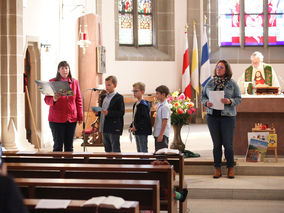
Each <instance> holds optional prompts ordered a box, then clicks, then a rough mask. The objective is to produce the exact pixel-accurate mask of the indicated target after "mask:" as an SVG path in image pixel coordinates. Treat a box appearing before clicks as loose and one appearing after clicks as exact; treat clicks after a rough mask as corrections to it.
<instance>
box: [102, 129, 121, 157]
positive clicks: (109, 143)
mask: <svg viewBox="0 0 284 213" xmlns="http://www.w3.org/2000/svg"><path fill="white" fill-rule="evenodd" d="M102 135H103V143H104V147H105V152H121V151H120V135H118V134H111V133H102Z"/></svg>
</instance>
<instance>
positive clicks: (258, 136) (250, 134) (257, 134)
mask: <svg viewBox="0 0 284 213" xmlns="http://www.w3.org/2000/svg"><path fill="white" fill-rule="evenodd" d="M268 137H269V132H248V144H249V142H250V139H252V138H253V139H258V140H263V141H268Z"/></svg>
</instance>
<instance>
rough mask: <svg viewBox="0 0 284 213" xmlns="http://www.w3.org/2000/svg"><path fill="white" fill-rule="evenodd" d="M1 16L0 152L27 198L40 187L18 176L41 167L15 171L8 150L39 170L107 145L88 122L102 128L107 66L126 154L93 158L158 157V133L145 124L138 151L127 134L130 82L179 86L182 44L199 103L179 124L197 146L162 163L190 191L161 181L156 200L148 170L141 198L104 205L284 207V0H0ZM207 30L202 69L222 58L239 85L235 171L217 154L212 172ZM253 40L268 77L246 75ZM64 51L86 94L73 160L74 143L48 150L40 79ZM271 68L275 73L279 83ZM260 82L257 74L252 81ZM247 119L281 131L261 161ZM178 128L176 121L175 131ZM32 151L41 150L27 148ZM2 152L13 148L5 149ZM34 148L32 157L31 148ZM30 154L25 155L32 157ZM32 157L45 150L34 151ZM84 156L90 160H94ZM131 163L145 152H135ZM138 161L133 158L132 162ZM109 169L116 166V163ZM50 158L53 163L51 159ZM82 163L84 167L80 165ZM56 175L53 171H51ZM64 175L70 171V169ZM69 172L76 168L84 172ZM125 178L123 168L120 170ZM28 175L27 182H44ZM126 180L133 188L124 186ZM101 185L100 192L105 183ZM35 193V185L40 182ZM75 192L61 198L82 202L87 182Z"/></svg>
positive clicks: (195, 211) (151, 87)
mask: <svg viewBox="0 0 284 213" xmlns="http://www.w3.org/2000/svg"><path fill="white" fill-rule="evenodd" d="M141 5H142V6H141ZM256 5H257V6H256ZM0 23H1V24H0V27H1V28H0V49H1V52H0V67H1V70H0V76H1V79H0V82H1V83H0V85H1V86H0V108H1V110H0V117H1V122H0V144H1V146H2V152H3V162H5V163H7V164H8V166H7V167H8V168H7V169H8V174H9V167H11V171H12V172H14V173H13V174H15V176H16V175H19V176H18V177H23V178H16V179H17V181H18V182H17V181H16V183H17V184H18V185H19V186H20V188H21V191H22V193H23V197H24V198H25V199H26V198H36V199H37V196H36V195H35V193H34V194H32V192H31V189H29V187H30V188H31V187H34V186H33V185H32V184H31V185H29V183H28V182H27V183H26V182H25V183H24V180H23V182H20V181H21V180H19V179H28V178H24V177H29V178H34V179H36V177H37V175H38V174H36V171H32V170H33V169H34V168H31V167H30V168H28V169H26V170H28V172H26V173H30V175H31V176H29V175H23V176H20V174H22V173H21V172H22V171H17V169H18V168H14V170H13V168H12V167H13V165H12V164H13V162H14V161H13V159H14V160H15V162H21V161H16V160H17V155H16V154H13V153H17V152H18V151H20V152H22V154H23V156H25V157H26V160H27V161H26V163H28V162H30V163H36V161H37V160H38V161H39V162H38V163H41V164H42V168H43V170H44V166H47V165H45V164H48V163H50V164H56V163H58V162H57V161H56V159H57V158H59V159H61V160H62V163H66V164H68V163H70V165H71V164H72V163H74V162H75V163H78V165H79V163H81V161H80V160H82V159H83V160H82V162H84V159H85V161H86V158H87V159H91V157H90V156H89V157H88V156H87V157H86V156H84V153H85V154H86V155H88V154H89V155H90V153H91V152H95V153H96V154H98V153H104V148H103V144H102V139H101V136H100V135H99V134H97V133H95V132H94V130H95V129H96V128H97V126H95V125H96V122H95V121H97V120H96V119H97V117H96V115H95V114H94V113H93V112H92V109H91V106H99V100H100V98H101V90H104V88H105V79H106V78H107V77H108V76H116V77H117V80H118V83H117V87H116V91H117V92H118V93H120V94H121V95H123V96H124V102H125V115H124V130H123V134H122V136H121V139H120V140H121V149H122V153H123V154H122V155H121V156H120V155H113V156H110V157H109V156H107V155H104V154H98V155H96V158H97V157H98V158H103V159H104V158H105V159H104V160H106V161H108V160H109V162H112V163H113V162H114V160H119V159H120V158H123V159H124V158H125V159H128V158H132V157H133V156H135V158H141V159H143V161H145V162H147V163H148V164H149V162H150V161H149V159H150V158H151V159H152V158H154V157H153V156H152V152H154V151H155V147H154V143H155V142H154V138H153V137H151V136H149V141H148V142H149V143H148V144H149V153H148V155H147V154H145V155H144V157H143V156H142V155H138V153H136V143H135V142H130V138H129V133H128V127H129V125H130V123H131V122H132V119H133V118H132V105H133V104H134V103H135V102H136V99H135V98H134V97H133V91H132V89H133V88H132V85H133V84H134V83H135V82H143V83H145V85H146V90H145V99H147V100H148V101H149V102H151V104H154V102H155V101H156V100H155V93H156V91H155V89H156V88H157V87H158V86H160V85H166V86H167V87H168V88H169V90H170V93H173V92H175V91H182V90H183V88H184V85H183V81H184V78H185V76H184V75H183V68H184V63H185V62H184V61H185V60H184V55H185V50H187V51H188V55H187V56H188V58H187V60H188V63H189V64H188V65H189V75H190V82H191V101H192V103H194V107H195V108H196V114H193V115H192V116H191V120H190V123H189V125H186V126H183V128H182V130H181V133H180V134H181V138H182V139H183V140H184V142H185V149H190V150H191V151H193V152H196V153H199V154H200V157H196V158H183V157H182V166H181V165H179V166H176V165H174V166H173V167H171V166H170V165H163V166H164V167H166V166H167V169H168V172H169V171H170V175H171V176H174V175H173V174H172V173H175V172H174V170H175V171H176V172H177V173H178V175H176V178H175V180H174V178H169V180H168V179H167V180H166V178H165V179H163V181H169V182H170V184H172V185H174V183H175V182H177V181H178V182H179V184H180V185H178V186H177V188H179V189H182V188H184V187H185V188H187V189H188V196H187V199H186V201H185V202H184V203H182V202H176V201H175V200H174V198H173V196H172V195H169V198H168V200H167V199H164V197H163V196H164V195H163V194H162V193H161V202H160V192H157V193H158V195H156V196H154V195H153V194H151V195H150V196H152V197H151V198H153V199H146V198H145V197H147V196H149V193H150V192H151V193H154V192H153V191H154V189H152V190H148V188H151V187H152V188H154V187H153V186H152V185H151V184H154V181H149V180H152V179H150V178H149V177H148V176H147V177H146V175H145V180H148V182H147V181H145V182H144V186H143V184H141V183H140V185H141V186H140V185H139V183H138V181H137V183H136V184H137V185H136V186H137V188H139V187H140V189H139V190H138V191H137V193H136V194H138V193H141V196H140V197H141V200H139V202H133V203H131V205H132V206H131V207H128V208H127V207H123V208H122V209H120V210H117V209H116V210H115V211H114V210H108V209H107V208H106V209H104V208H102V212H145V213H146V212H184V213H186V212H192V213H199V212H200V213H214V212H228V211H229V212H231V213H234V212H241V211H242V212H251V211H257V212H263V213H264V212H279V213H280V212H283V209H284V204H283V203H284V202H283V200H284V172H283V171H284V142H283V138H284V131H283V122H284V107H283V106H284V92H283V91H284V0H211V1H210V0H200V1H196V0H176V1H174V0H104V1H103V0H56V1H55V0H52V1H51V0H1V1H0ZM204 35H206V36H207V41H206V42H205V44H206V47H207V48H208V59H207V63H208V64H207V65H208V66H207V68H206V69H207V70H208V77H210V76H211V77H212V76H213V75H214V70H215V69H216V64H217V63H218V61H219V60H226V61H228V62H229V64H230V66H231V68H232V74H233V75H232V79H233V80H234V81H235V82H237V83H238V84H239V87H240V88H241V90H242V91H241V92H242V102H241V104H240V105H238V106H237V107H236V110H237V116H236V126H235V132H234V141H233V144H234V152H235V164H236V165H235V175H236V177H235V178H234V179H233V180H231V179H228V178H225V176H226V175H225V174H226V168H225V164H224V162H223V164H222V173H223V176H222V177H221V178H219V179H217V180H216V179H213V178H212V174H213V172H214V171H213V170H214V167H213V154H212V147H213V143H212V139H211V137H210V133H209V130H208V127H207V122H206V112H205V111H206V110H205V107H204V106H203V105H202V103H201V93H202V89H203V88H204V87H203V85H202V83H203V82H201V78H202V77H201V76H202V74H201V72H202V70H203V68H202V66H203V65H204V64H203V56H204V55H203V54H204V53H203V51H204V41H205V40H204V38H205V37H204ZM194 41H196V42H194ZM255 52H259V53H261V64H262V62H263V64H265V65H266V64H267V65H269V66H270V67H272V68H270V69H271V71H272V75H273V76H272V77H271V76H269V74H267V73H266V70H265V69H263V68H262V75H263V76H262V79H261V80H258V79H257V78H255V80H253V79H250V80H247V79H245V78H247V75H246V74H245V73H247V72H248V71H247V70H248V67H253V65H252V54H253V53H255ZM61 61H67V62H68V63H69V65H70V72H71V73H72V77H73V78H75V79H77V80H78V82H79V84H80V89H81V94H82V99H83V123H82V124H78V125H77V129H76V132H75V138H74V153H75V152H77V157H78V158H80V160H79V159H77V160H78V162H77V161H75V160H74V162H72V161H68V158H74V159H75V158H76V156H75V154H73V155H72V154H71V157H70V155H66V156H65V155H63V156H60V155H58V156H56V155H54V154H46V153H51V151H52V146H53V143H54V142H53V137H52V132H51V130H50V126H49V122H48V113H49V106H48V105H47V104H46V103H45V101H44V95H43V94H41V91H40V89H39V88H38V86H37V84H36V83H35V81H36V80H41V81H49V79H52V78H55V76H56V73H57V66H58V64H59V62H61ZM253 69H254V68H253ZM251 72H252V73H253V75H255V76H256V74H254V73H255V72H257V71H255V70H253V71H251ZM259 72H260V71H259ZM196 73H197V75H196ZM251 75H252V74H251ZM195 76H197V80H196V78H195ZM264 77H265V78H266V79H265V80H264V79H263V78H264ZM199 78H200V79H199ZM271 79H272V80H271ZM275 79H277V84H274V80H275ZM241 80H242V81H241ZM269 81H271V82H272V83H269ZM275 81H276V80H275ZM258 82H260V84H263V85H264V86H257V85H256V84H258ZM194 85H197V88H195V86H194ZM250 89H251V90H250ZM182 92H183V91H182ZM250 92H251V93H250ZM86 130H87V131H88V132H87V131H86ZM84 131H86V132H85V133H86V135H85V133H84ZM254 131H255V132H265V131H266V132H269V134H274V135H277V139H276V143H277V144H276V146H272V148H271V147H270V150H267V154H266V157H262V159H259V160H257V161H260V162H247V161H246V155H247V154H248V147H249V144H248V134H247V133H248V132H254ZM175 134H176V132H175V130H174V129H173V128H172V127H171V130H170V137H169V141H170V142H171V141H172V140H173V138H174V135H175ZM267 137H268V136H267ZM1 146H0V147H1ZM37 151H39V152H40V151H41V152H43V153H44V152H46V153H45V154H43V155H41V154H39V155H38V156H32V154H34V153H35V152H37ZM5 152H6V153H7V154H6V155H5ZM8 153H10V154H11V153H12V154H11V156H10V155H9V154H8ZM124 154H125V155H124ZM193 154H194V153H193ZM59 156H60V157H59ZM64 156H65V157H64ZM137 156H138V157H137ZM33 157H35V159H33V160H32V158H33ZM223 157H224V159H225V156H223ZM9 158H11V159H10V160H11V161H9ZM30 158H31V161H28V159H30ZM53 158H54V159H53ZM65 158H66V159H65ZM81 158H82V159H81ZM109 158H110V159H109ZM112 158H113V159H112ZM172 158H173V159H172ZM172 158H171V157H169V161H170V164H171V161H173V162H174V161H175V160H177V162H178V161H179V160H180V159H175V158H174V157H172ZM39 159H46V161H44V160H43V161H42V162H41V160H39ZM47 159H51V161H48V160H47ZM52 159H53V160H52ZM64 159H65V160H66V161H65V160H64ZM123 159H121V162H120V163H121V164H118V165H119V166H117V167H119V169H121V171H125V172H126V173H127V172H129V171H130V169H131V166H129V168H128V169H129V171H127V166H125V168H123V166H122V165H124V161H123ZM141 159H140V160H141ZM101 161H103V160H101ZM101 161H97V162H96V161H94V164H98V165H99V164H101V163H102V162H101ZM130 161H131V160H129V162H130ZM59 162H60V161H59ZM91 162H92V161H91V160H90V164H92V163H91ZM129 162H128V163H126V162H125V165H127V164H130V163H129ZM131 162H132V161H131ZM133 162H134V160H133ZM135 162H136V161H135ZM23 163H24V161H23ZM9 164H11V165H9ZM82 164H83V163H82ZM137 164H140V162H139V163H138V161H137ZM88 165H89V163H88ZM177 165H178V164H177ZM136 166H137V170H138V167H139V166H138V165H136ZM148 166H149V165H148ZM223 167H224V168H223ZM135 168H136V167H135ZM64 169H66V167H65V168H64ZM85 169H86V168H85ZM91 169H93V170H95V171H97V173H95V171H94V174H93V176H94V175H98V176H101V177H103V178H105V179H107V178H110V179H114V178H111V177H110V176H111V173H110V170H108V169H107V168H103V166H102V167H101V168H97V167H96V168H92V167H91ZM99 169H102V170H101V171H104V172H106V173H110V174H109V175H108V176H109V177H108V176H107V175H106V176H103V175H100V174H99V172H98V171H99ZM112 169H113V170H114V171H115V170H117V169H115V166H113V168H112ZM139 169H140V170H139V171H140V172H141V171H143V172H145V173H148V172H149V173H151V172H153V171H148V170H147V172H146V169H145V168H144V169H145V170H143V169H142V166H141V168H140V167H139ZM181 169H182V170H181ZM18 170H20V169H18ZM38 170H40V169H38ZM46 170H52V169H50V168H48V167H46ZM66 170H68V169H66ZM86 170H87V169H86ZM149 170H150V169H149ZM162 170H163V171H162ZM164 170H166V168H164V169H161V171H160V172H161V173H162V172H166V171H164ZM181 171H182V173H181ZM65 172H66V177H67V171H63V170H60V171H59V173H60V174H61V176H60V177H61V178H62V177H64V174H63V173H65ZM82 172H85V173H87V172H86V171H85V170H84V168H82ZM122 173H123V172H122ZM129 173H131V172H129ZM133 173H134V172H133ZM82 174H84V173H82ZM168 174H169V173H168ZM53 175H54V174H51V172H50V173H49V176H50V177H51V176H53ZM70 175H71V176H70V177H72V174H71V173H70ZM91 175H92V174H90V177H91ZM120 175H121V174H120ZM150 175H152V176H155V175H153V174H150ZM73 176H74V178H76V177H77V179H79V178H80V176H79V174H73ZM132 176H133V177H134V174H133V175H132ZM157 176H158V175H157ZM70 177H69V178H70ZM53 178H54V176H53ZM94 179H95V178H94ZM120 179H129V178H127V174H126V175H125V174H124V175H121V178H120ZM161 179H162V177H161ZM136 180H140V179H138V178H137V179H136ZM142 180H143V181H144V179H142ZM34 181H35V182H33V184H34V185H36V184H38V185H39V186H40V184H42V183H38V182H36V180H34ZM63 182H64V181H63ZM102 182H104V181H101V182H100V183H98V182H95V181H94V182H92V184H93V186H91V187H90V188H95V187H98V185H99V184H103V183H102ZM115 182H116V180H113V181H112V184H113V185H111V187H113V188H115V189H114V192H115V193H116V194H117V195H121V196H122V195H123V193H126V192H124V191H121V190H120V189H118V187H117V186H114V185H115ZM150 182H151V183H150ZM152 182H153V183H152ZM157 182H158V181H157ZM181 182H182V183H181ZM50 184H51V183H50ZM84 184H86V186H82V187H85V188H88V185H87V184H91V183H87V181H86V183H84ZM96 184H97V185H96ZM109 184H111V183H109ZM119 184H120V188H123V187H126V188H128V192H127V193H126V194H127V196H126V198H125V199H131V198H132V196H133V197H136V195H135V190H134V189H133V188H134V186H133V185H134V184H133V185H131V186H130V184H127V183H126V182H123V181H121V182H119ZM147 184H148V185H147ZM163 184H164V183H163ZM51 185H52V184H51ZM70 185H71V183H70ZM138 185H139V187H138ZM164 185H165V184H164ZM172 185H170V186H172ZM146 186H147V187H148V188H147V187H146ZM161 186H162V185H161ZM65 187H68V186H65ZM69 187H70V186H69ZM73 187H78V188H79V189H78V191H79V190H80V189H81V188H80V187H79V186H75V185H74V186H73ZM116 187H117V188H116ZM132 187H133V188H132ZM155 187H156V186H155ZM145 188H147V190H144V189H145ZM33 190H35V189H33ZM68 190H69V189H68ZM131 190H132V191H133V194H131V193H130V191H131ZM156 190H157V189H156ZM166 190H167V189H166ZM169 190H170V192H172V193H174V188H173V187H172V188H170V187H169ZM103 191H105V193H106V194H107V189H104V190H103ZM148 191H149V192H148ZM161 191H162V190H161ZM34 192H35V191H34ZM48 192H49V193H50V194H49V195H48V196H46V197H44V196H42V198H47V199H62V198H63V199H65V197H64V196H63V195H64V190H62V189H61V191H58V194H56V193H53V192H52V191H48ZM38 193H39V194H40V193H42V192H40V190H39V192H38ZM70 193H72V190H71V189H70ZM143 193H144V194H143ZM147 193H148V194H147ZM39 194H38V196H39ZM80 194H82V199H79V198H78V196H77V197H76V196H74V198H72V196H71V197H66V199H72V202H73V204H74V206H76V205H79V204H80V205H81V204H82V202H81V203H79V202H78V203H76V201H75V200H87V199H89V198H88V197H87V196H86V194H90V191H88V190H87V189H85V191H84V190H82V191H80ZM154 194H155V193H154ZM169 194H171V193H169ZM61 195H62V197H60V196H61ZM134 195H135V196H134ZM143 195H144V197H143ZM85 197H87V198H85ZM137 197H138V195H137ZM140 197H139V199H140ZM162 197H163V199H162ZM39 198H40V196H39ZM90 198H91V197H90ZM36 199H29V201H27V200H25V204H26V206H27V207H28V209H29V210H30V212H38V211H36V209H35V208H34V207H35V205H36V204H37V203H35V202H38V200H36ZM150 200H151V201H150ZM157 203H158V204H157ZM129 205H130V204H129ZM74 206H73V207H72V208H75V207H74ZM149 206H151V208H149ZM79 207H80V206H79ZM79 207H78V208H77V207H76V208H77V209H76V208H75V210H74V209H72V208H71V207H70V209H69V207H68V212H80V211H81V212H83V211H82V209H80V208H79ZM0 209H1V206H0ZM79 210H80V211H79ZM148 210H151V211H148ZM93 211H94V209H92V208H90V209H88V208H86V209H85V212H93ZM43 212H52V211H43Z"/></svg>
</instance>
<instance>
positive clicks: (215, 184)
mask: <svg viewBox="0 0 284 213" xmlns="http://www.w3.org/2000/svg"><path fill="white" fill-rule="evenodd" d="M185 182H186V183H187V186H188V188H189V198H190V199H244V200H284V177H283V176H282V177H281V176H238V175H237V176H236V177H235V178H234V179H228V178H227V177H226V176H223V177H221V178H219V179H214V178H212V175H185Z"/></svg>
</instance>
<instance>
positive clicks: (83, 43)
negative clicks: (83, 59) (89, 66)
mask: <svg viewBox="0 0 284 213" xmlns="http://www.w3.org/2000/svg"><path fill="white" fill-rule="evenodd" d="M79 39H80V40H79V41H78V42H77V44H78V45H79V46H80V47H81V48H82V49H83V54H85V53H86V48H87V47H88V46H89V44H91V42H90V41H89V39H88V25H87V24H85V25H84V29H83V30H82V25H81V24H80V32H79Z"/></svg>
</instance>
